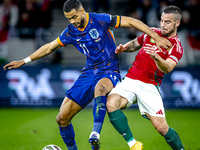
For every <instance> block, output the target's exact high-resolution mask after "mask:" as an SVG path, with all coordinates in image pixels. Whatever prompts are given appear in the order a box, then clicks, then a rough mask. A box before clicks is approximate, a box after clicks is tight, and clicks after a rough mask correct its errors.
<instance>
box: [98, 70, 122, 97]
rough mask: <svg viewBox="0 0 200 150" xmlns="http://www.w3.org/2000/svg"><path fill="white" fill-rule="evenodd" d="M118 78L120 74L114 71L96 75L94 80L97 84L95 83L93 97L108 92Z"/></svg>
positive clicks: (119, 78)
mask: <svg viewBox="0 0 200 150" xmlns="http://www.w3.org/2000/svg"><path fill="white" fill-rule="evenodd" d="M120 80H121V77H120V74H119V73H116V72H111V73H106V74H103V75H102V74H98V75H96V77H95V81H96V82H97V84H96V85H95V97H96V96H99V95H102V94H104V95H105V94H108V93H109V92H110V91H111V90H112V88H113V87H114V86H115V85H116V84H117V83H118V82H119V81H120ZM102 90H103V91H102Z"/></svg>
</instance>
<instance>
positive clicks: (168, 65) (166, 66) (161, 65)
mask: <svg viewBox="0 0 200 150" xmlns="http://www.w3.org/2000/svg"><path fill="white" fill-rule="evenodd" d="M154 61H155V63H156V65H157V67H158V69H159V70H161V71H162V72H164V73H165V74H168V73H170V72H171V71H172V70H173V69H174V67H175V66H176V63H175V62H174V61H173V60H172V59H167V60H164V59H162V58H161V57H160V56H159V57H158V58H154Z"/></svg>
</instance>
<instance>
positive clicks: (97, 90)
mask: <svg viewBox="0 0 200 150" xmlns="http://www.w3.org/2000/svg"><path fill="white" fill-rule="evenodd" d="M94 93H95V95H96V96H103V95H104V96H105V95H106V94H107V93H106V88H105V87H104V86H103V85H101V84H100V85H97V86H96V87H95V92H94Z"/></svg>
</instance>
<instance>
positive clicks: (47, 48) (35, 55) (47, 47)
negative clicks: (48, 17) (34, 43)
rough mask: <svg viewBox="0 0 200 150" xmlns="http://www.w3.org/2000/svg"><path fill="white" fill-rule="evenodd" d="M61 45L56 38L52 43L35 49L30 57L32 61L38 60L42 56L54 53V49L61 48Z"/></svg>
mask: <svg viewBox="0 0 200 150" xmlns="http://www.w3.org/2000/svg"><path fill="white" fill-rule="evenodd" d="M60 47H61V46H60V45H59V44H58V43H57V41H56V40H55V41H53V42H51V43H48V44H45V45H43V46H42V47H41V48H39V49H38V50H37V51H35V52H34V53H33V54H31V55H30V56H29V57H30V58H31V60H32V61H33V60H37V59H40V58H42V57H44V56H46V55H48V54H50V53H52V52H53V51H54V50H56V49H59V48H60Z"/></svg>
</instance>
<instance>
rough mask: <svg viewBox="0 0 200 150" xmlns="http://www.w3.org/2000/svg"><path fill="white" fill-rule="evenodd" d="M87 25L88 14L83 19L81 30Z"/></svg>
mask: <svg viewBox="0 0 200 150" xmlns="http://www.w3.org/2000/svg"><path fill="white" fill-rule="evenodd" d="M86 23H87V13H86V12H85V13H84V17H83V25H82V27H80V29H82V28H84V27H85V26H86Z"/></svg>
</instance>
